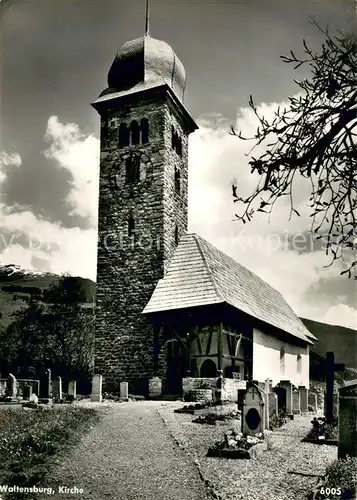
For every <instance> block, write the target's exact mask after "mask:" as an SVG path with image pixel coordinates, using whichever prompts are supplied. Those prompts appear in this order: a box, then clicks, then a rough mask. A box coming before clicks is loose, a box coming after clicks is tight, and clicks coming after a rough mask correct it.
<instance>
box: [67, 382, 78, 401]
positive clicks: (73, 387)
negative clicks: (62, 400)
mask: <svg viewBox="0 0 357 500" xmlns="http://www.w3.org/2000/svg"><path fill="white" fill-rule="evenodd" d="M76 397H77V381H76V380H70V381H69V382H68V398H69V399H72V400H73V399H76Z"/></svg>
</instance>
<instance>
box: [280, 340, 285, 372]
mask: <svg viewBox="0 0 357 500" xmlns="http://www.w3.org/2000/svg"><path fill="white" fill-rule="evenodd" d="M280 373H281V374H282V375H284V373H285V349H284V347H282V348H281V349H280Z"/></svg>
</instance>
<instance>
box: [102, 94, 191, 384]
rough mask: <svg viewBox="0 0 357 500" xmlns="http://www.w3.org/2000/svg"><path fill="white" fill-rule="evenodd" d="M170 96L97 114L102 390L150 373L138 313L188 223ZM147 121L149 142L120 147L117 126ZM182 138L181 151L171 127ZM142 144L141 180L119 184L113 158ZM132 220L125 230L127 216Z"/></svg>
mask: <svg viewBox="0 0 357 500" xmlns="http://www.w3.org/2000/svg"><path fill="white" fill-rule="evenodd" d="M172 106H173V105H172V103H171V104H169V102H168V100H167V98H166V97H165V96H163V95H162V94H161V95H159V94H157V95H154V96H150V97H148V96H146V97H143V98H142V99H141V100H140V99H139V98H138V97H137V96H136V97H133V98H132V99H131V100H130V103H128V102H126V103H124V102H123V103H122V104H120V105H119V106H117V109H115V110H111V111H110V112H109V113H108V115H107V116H106V117H105V116H102V136H101V157H100V183H99V186H100V187H99V215H98V261H97V293H96V300H97V310H96V340H95V342H96V343H95V371H96V373H100V374H102V375H103V376H104V380H105V387H106V388H107V390H113V389H116V388H117V387H118V385H119V383H120V382H121V381H128V382H129V386H130V390H131V391H133V392H143V390H144V387H146V385H147V379H148V378H149V377H151V376H152V375H153V327H152V325H151V322H150V318H148V317H147V316H144V315H142V314H141V312H142V310H143V309H144V307H145V305H146V304H147V302H148V301H149V299H150V297H151V294H152V293H153V291H154V288H155V286H156V284H157V282H158V280H159V279H161V278H162V277H163V275H164V272H165V270H166V268H167V265H168V262H169V260H170V258H171V257H172V255H173V252H174V250H175V247H176V239H175V227H176V226H177V227H178V234H182V232H183V231H185V230H186V229H187V158H188V137H187V135H186V134H184V132H183V131H182V128H181V124H180V120H179V118H178V117H177V114H176V113H175V110H174V108H173V107H172ZM142 118H147V119H148V122H149V142H148V143H147V144H144V145H138V146H126V147H124V148H121V149H120V148H119V142H118V132H119V125H120V123H122V122H125V123H126V124H127V125H129V124H130V122H131V121H132V120H137V121H138V122H139V123H140V120H141V119H142ZM172 125H173V126H174V127H175V129H176V130H177V131H178V132H179V133H180V135H181V137H182V155H178V154H177V152H176V151H174V149H173V148H172V144H171V126H172ZM132 150H135V151H141V152H143V153H145V157H147V158H149V159H150V163H149V167H148V168H147V177H146V180H145V181H142V182H140V183H139V184H138V185H135V186H134V187H133V186H128V185H125V184H124V183H122V184H120V179H119V184H120V186H121V189H116V187H115V182H114V181H113V178H114V176H113V174H114V173H115V172H118V171H119V170H118V166H119V165H120V164H121V162H120V158H121V157H122V155H123V154H124V153H127V152H129V151H132ZM177 168H179V169H180V171H181V193H180V194H177V193H176V192H175V169H177ZM130 216H133V218H134V221H135V231H134V236H131V237H129V236H128V234H127V232H128V218H129V217H130Z"/></svg>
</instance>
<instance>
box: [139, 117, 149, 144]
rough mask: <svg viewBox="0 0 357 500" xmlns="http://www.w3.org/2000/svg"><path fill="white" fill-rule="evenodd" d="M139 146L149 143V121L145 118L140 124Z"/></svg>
mask: <svg viewBox="0 0 357 500" xmlns="http://www.w3.org/2000/svg"><path fill="white" fill-rule="evenodd" d="M140 125H141V144H147V143H148V142H149V121H148V119H147V118H142V119H141V122H140Z"/></svg>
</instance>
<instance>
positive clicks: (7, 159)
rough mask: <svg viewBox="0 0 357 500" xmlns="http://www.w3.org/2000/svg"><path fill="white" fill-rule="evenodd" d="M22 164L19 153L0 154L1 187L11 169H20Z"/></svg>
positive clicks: (2, 152) (3, 152)
mask: <svg viewBox="0 0 357 500" xmlns="http://www.w3.org/2000/svg"><path fill="white" fill-rule="evenodd" d="M21 164H22V160H21V157H20V155H19V154H18V153H6V152H5V151H1V152H0V185H1V184H2V183H3V182H4V181H5V180H6V177H7V171H8V169H9V167H10V168H11V167H15V168H16V167H19V166H20V165H21Z"/></svg>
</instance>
